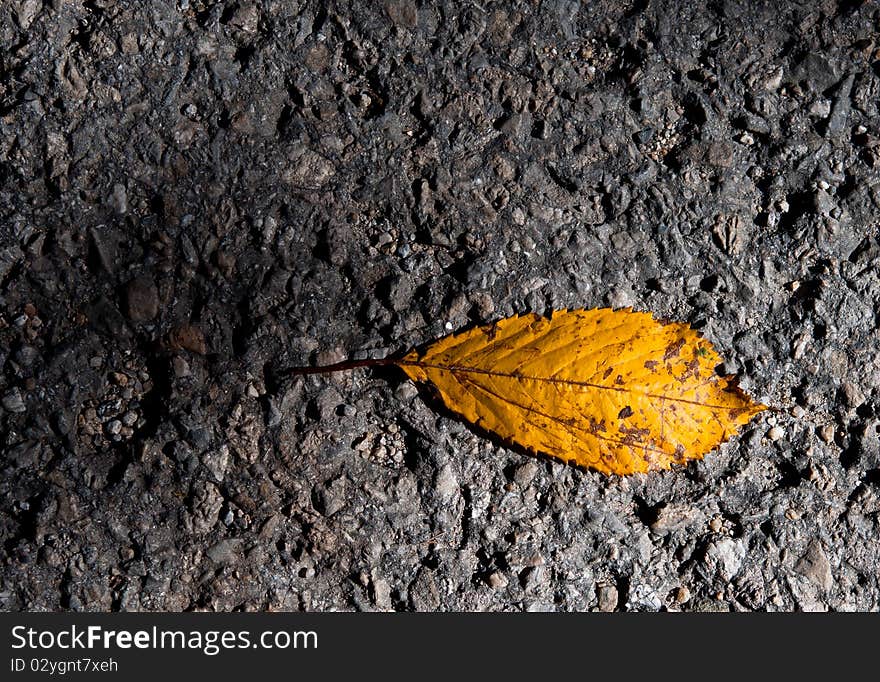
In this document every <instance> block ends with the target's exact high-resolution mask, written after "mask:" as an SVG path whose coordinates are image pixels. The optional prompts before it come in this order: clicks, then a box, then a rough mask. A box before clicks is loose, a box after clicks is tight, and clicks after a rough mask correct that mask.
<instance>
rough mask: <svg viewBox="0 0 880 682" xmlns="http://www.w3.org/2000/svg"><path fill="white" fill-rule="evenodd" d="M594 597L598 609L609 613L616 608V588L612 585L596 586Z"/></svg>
mask: <svg viewBox="0 0 880 682" xmlns="http://www.w3.org/2000/svg"><path fill="white" fill-rule="evenodd" d="M596 597H597V598H598V600H599V610H600V611H603V612H604V613H611V612H612V611H614V609H616V608H617V600H618V596H617V588H616V587H615V586H614V585H600V586H599V587H597V588H596Z"/></svg>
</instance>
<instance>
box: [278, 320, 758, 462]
mask: <svg viewBox="0 0 880 682" xmlns="http://www.w3.org/2000/svg"><path fill="white" fill-rule="evenodd" d="M720 363H721V358H720V357H719V356H718V354H717V353H716V352H715V349H714V348H713V347H712V344H710V343H709V342H708V341H707V340H706V339H704V338H702V337H701V336H700V335H699V334H698V333H697V332H696V331H694V330H693V329H691V328H690V327H689V326H688V325H686V324H679V323H675V322H671V323H670V322H659V321H657V320H655V319H654V318H653V317H652V316H651V314H650V313H643V312H633V311H632V310H630V309H626V310H611V309H609V308H602V309H595V310H572V311H567V310H562V311H556V312H554V313H553V314H552V316H550V317H542V316H540V315H536V314H528V315H518V316H514V317H509V318H506V319H503V320H500V321H498V322H496V323H494V324H490V325H486V326H482V327H476V328H473V329H470V330H467V331H464V332H462V333H459V334H453V335H451V336H447V337H445V338H443V339H440V340H439V341H437V342H435V343H433V344H431V345H429V346H428V347H427V348H426V349H425V350H424V351H421V352H420V351H416V350H414V351H412V352H410V353H408V354H406V355H404V356H403V357H401V358H398V359H392V358H386V359H381V360H361V361H355V362H348V363H339V364H338V365H333V366H330V367H325V368H300V369H299V370H293V371H294V372H297V373H305V372H321V371H335V370H340V369H350V368H353V367H358V366H371V365H397V366H399V367H400V368H401V369H402V370H403V371H404V372H406V374H407V375H408V376H409V377H410V378H411V379H412V380H413V381H416V382H422V383H427V384H430V385H432V386H433V387H434V389H435V390H436V392H437V394H438V395H439V397H440V398H441V399H442V401H443V403H444V404H445V405H446V406H447V407H448V408H449V409H450V410H452V411H453V412H455V413H457V414H458V415H460V416H461V417H462V418H463V419H465V420H466V421H467V422H470V423H471V424H473V425H475V426H476V427H478V428H479V429H482V430H484V431H486V432H489V433H491V434H495V435H497V436H498V437H500V438H501V439H502V440H504V441H506V442H509V443H513V444H516V445H518V446H520V447H523V448H525V449H526V450H529V451H531V452H533V453H544V454H547V455H550V456H552V457H555V458H557V459H560V460H562V461H564V462H569V463H571V464H576V465H579V466H584V467H588V468H591V469H595V470H597V471H600V472H603V473H606V474H632V473H636V472H647V471H651V470H655V469H668V468H669V467H670V466H671V465H672V464H682V463H684V462H686V461H687V460H689V459H702V457H703V456H704V455H705V454H706V453H707V452H709V451H710V450H712V449H713V448H716V447H718V446H719V445H720V444H721V443H723V442H725V441H726V440H727V439H728V438H730V437H731V436H732V435H734V434H735V433H736V432H737V430H738V429H739V427H741V426H743V425H744V424H746V423H748V421H749V420H750V419H751V418H752V417H753V416H754V415H756V414H757V413H759V412H761V411H762V410H764V409H766V407H765V406H764V405H761V404H759V403H755V402H753V401H752V400H751V399H750V398H749V397H748V396H747V395H746V394H745V393H743V392H742V391H741V390H740V389H739V388H738V387H737V386H736V383H735V380H734V378H733V377H722V376H718V375H717V374H716V372H715V367H716V366H717V365H719V364H720Z"/></svg>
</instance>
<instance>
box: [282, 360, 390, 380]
mask: <svg viewBox="0 0 880 682" xmlns="http://www.w3.org/2000/svg"><path fill="white" fill-rule="evenodd" d="M397 363H398V361H397V360H395V359H394V358H365V359H363V360H343V361H342V362H335V363H333V364H332V365H324V366H323V367H288V368H287V369H286V370H284V372H285V373H286V374H290V375H293V376H301V375H303V374H330V373H331V372H345V371H347V370H350V369H358V368H359V367H383V366H385V365H396V364H397Z"/></svg>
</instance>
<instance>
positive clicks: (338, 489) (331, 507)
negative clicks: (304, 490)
mask: <svg viewBox="0 0 880 682" xmlns="http://www.w3.org/2000/svg"><path fill="white" fill-rule="evenodd" d="M345 489H346V483H345V478H343V477H342V476H340V477H339V478H336V479H334V480H332V481H330V482H328V483H327V484H325V485H324V487H323V488H321V489H320V490H318V491H317V492H316V494H315V507H316V508H317V510H318V511H319V512H321V513H322V514H323V515H324V516H333V514H335V513H336V512H338V511H339V510H340V509H342V508H343V507H345V503H346V495H345Z"/></svg>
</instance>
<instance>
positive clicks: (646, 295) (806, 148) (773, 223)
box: [0, 0, 880, 610]
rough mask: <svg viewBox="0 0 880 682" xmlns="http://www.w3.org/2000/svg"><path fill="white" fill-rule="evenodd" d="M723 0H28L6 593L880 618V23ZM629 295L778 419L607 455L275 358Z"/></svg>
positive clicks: (338, 350) (10, 116) (14, 198)
mask: <svg viewBox="0 0 880 682" xmlns="http://www.w3.org/2000/svg"><path fill="white" fill-rule="evenodd" d="M582 4H583V6H582ZM700 4H701V3H690V2H682V3H680V6H679V5H677V4H669V5H668V6H664V5H662V4H660V3H654V2H640V1H636V2H630V3H627V2H618V1H616V0H615V1H613V2H612V1H608V2H594V3H590V4H589V7H587V6H586V3H578V2H573V1H566V0H561V1H559V2H550V1H548V2H512V3H500V2H498V3H494V2H485V3H466V4H465V3H463V4H461V5H460V6H457V5H454V4H453V3H440V4H439V6H436V5H435V3H427V2H425V3H417V2H412V1H408V0H396V1H392V2H387V3H384V4H379V3H376V4H375V5H374V6H370V5H369V4H368V3H363V2H352V3H350V6H349V5H348V4H347V3H344V2H331V3H329V5H326V6H325V4H324V3H317V2H316V3H296V2H286V1H285V2H282V1H280V0H262V1H257V2H253V1H248V0H242V1H240V2H233V1H230V0H222V1H220V2H207V1H204V0H178V2H177V3H174V2H171V1H165V0H128V1H123V0H120V1H118V2H117V1H116V0H88V1H83V0H51V1H46V2H43V1H40V0H6V1H4V2H3V3H0V45H2V50H0V230H2V239H0V276H2V284H0V296H2V298H0V363H2V378H0V406H2V411H0V431H2V461H0V467H2V475H0V535H2V547H0V564H2V569H0V572H2V574H0V607H2V608H3V609H7V610H18V609H92V610H110V609H123V610H137V609H148V610H155V609H168V610H178V609H216V610H232V609H364V610H369V609H381V610H389V609H401V610H410V609H415V610H431V609H490V610H520V609H523V610H576V609H603V610H613V609H625V610H660V609H683V610H750V609H757V610H764V609H767V610H788V609H808V610H817V609H841V610H849V609H877V608H878V600H880V586H878V577H877V576H878V572H880V543H878V537H880V529H878V523H880V522H878V513H880V497H878V495H880V452H878V451H880V434H878V428H880V418H878V392H877V386H878V383H880V352H878V351H880V337H878V324H880V319H878V313H877V312H876V311H877V309H878V305H880V243H878V239H877V233H878V215H880V158H878V155H880V110H878V106H880V105H878V103H880V61H878V60H880V53H878V50H880V40H878V38H877V36H878V31H880V10H878V7H877V5H876V4H875V3H872V2H859V1H858V0H842V1H841V2H830V1H829V2H822V3H810V2H804V3H798V4H795V3H791V4H790V5H786V3H766V4H767V5H768V6H772V5H776V6H775V7H773V8H772V9H767V10H758V9H755V7H754V6H755V5H757V4H758V3H751V2H745V1H743V2H718V3H711V7H710V8H708V9H706V8H701V7H697V5H700ZM691 5H693V6H694V7H691ZM325 7H326V8H325ZM608 304H610V305H614V306H630V305H632V306H635V307H637V308H639V309H644V310H650V311H653V312H654V313H656V314H657V315H659V316H664V317H668V318H672V319H676V320H682V321H689V322H692V323H694V324H695V326H697V327H698V328H700V329H701V331H702V332H703V333H704V334H705V335H706V336H707V337H709V338H710V339H711V340H712V342H713V343H714V344H715V345H716V346H717V347H718V349H719V350H720V352H721V353H722V355H723V356H724V357H725V358H728V359H729V360H730V362H729V366H726V367H724V368H723V371H731V372H738V373H739V374H740V375H741V377H742V384H743V386H744V387H745V388H746V389H747V390H748V391H749V392H750V393H751V394H752V395H753V396H754V397H756V398H758V399H760V400H762V401H764V402H766V403H768V404H771V405H774V406H776V407H777V408H779V410H780V411H779V412H778V413H776V414H769V415H768V414H765V415H762V416H761V417H760V418H759V419H757V420H756V421H755V422H754V423H753V424H752V425H751V427H750V428H748V429H746V431H745V432H744V434H743V435H742V436H741V437H740V438H739V439H736V440H734V441H733V442H732V443H730V444H728V445H726V446H724V447H723V448H722V449H721V451H719V452H714V453H711V454H710V455H709V456H708V457H707V458H706V459H705V460H704V461H702V462H697V463H694V464H692V465H689V466H688V467H687V468H686V469H683V470H682V469H679V470H676V471H671V472H664V473H656V474H652V475H650V476H647V477H645V476H637V477H633V478H630V479H625V480H624V479H619V478H611V479H608V478H604V477H602V476H600V475H598V474H594V473H589V472H584V471H580V470H577V469H574V468H570V467H567V466H564V465H561V464H556V463H553V462H551V461H546V460H535V459H532V458H529V457H527V456H524V455H523V454H521V453H517V452H513V451H511V450H508V449H506V448H503V447H501V446H499V445H496V444H493V443H492V442H490V441H487V440H484V439H482V438H480V437H478V436H477V435H475V434H474V433H472V432H471V431H470V430H468V429H467V428H466V427H465V426H463V425H462V424H460V423H459V422H457V421H455V420H453V419H451V418H450V417H449V416H448V415H446V414H444V413H442V412H437V411H435V410H434V409H432V406H429V405H427V404H426V403H425V402H424V401H423V400H422V399H421V397H419V396H418V395H417V392H416V390H415V388H414V387H413V386H412V385H411V384H410V383H408V382H407V381H406V380H405V379H404V377H403V376H402V375H400V374H399V373H396V372H394V371H392V370H386V371H380V370H358V371H356V372H351V373H348V374H339V375H334V376H309V377H298V378H291V377H288V376H285V375H284V373H283V371H282V370H283V369H284V368H285V367H291V366H295V365H303V364H313V363H325V362H332V361H336V360H340V359H343V358H346V357H364V356H369V355H373V356H376V357H381V356H384V355H386V354H388V353H393V352H397V351H401V350H405V349H407V348H409V347H411V346H415V345H419V344H422V343H425V342H427V341H430V340H432V339H435V338H437V337H439V336H442V335H443V334H444V333H446V332H447V331H448V330H457V329H461V328H464V327H466V326H469V325H471V324H474V323H483V322H491V321H492V320H495V319H498V318H500V317H503V316H507V315H510V314H512V313H514V312H524V311H538V312H542V311H546V310H549V309H551V308H562V307H593V306H597V305H608Z"/></svg>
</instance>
